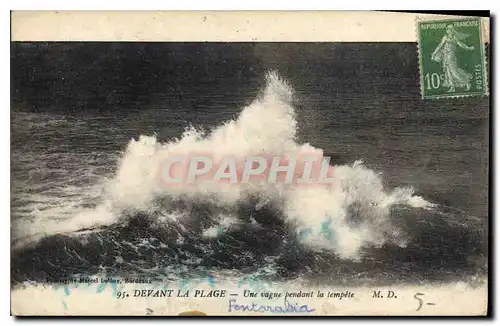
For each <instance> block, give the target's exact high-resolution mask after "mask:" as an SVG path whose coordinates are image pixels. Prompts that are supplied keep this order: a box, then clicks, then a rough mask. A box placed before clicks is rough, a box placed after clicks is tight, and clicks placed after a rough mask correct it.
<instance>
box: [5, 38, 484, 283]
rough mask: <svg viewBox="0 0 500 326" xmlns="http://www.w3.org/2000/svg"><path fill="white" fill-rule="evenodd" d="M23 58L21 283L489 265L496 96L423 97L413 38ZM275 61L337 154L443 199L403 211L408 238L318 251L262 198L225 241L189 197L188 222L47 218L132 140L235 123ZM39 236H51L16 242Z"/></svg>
mask: <svg viewBox="0 0 500 326" xmlns="http://www.w3.org/2000/svg"><path fill="white" fill-rule="evenodd" d="M12 53H13V54H12V67H13V69H12V79H13V92H12V96H13V103H12V113H11V152H12V154H11V157H12V162H11V166H12V168H11V179H12V186H11V188H12V193H11V204H12V217H11V218H12V243H13V246H14V247H15V249H13V251H12V260H11V264H12V265H11V266H12V267H11V270H12V273H11V274H12V282H13V283H14V284H18V283H20V282H23V281H27V280H34V281H47V280H56V279H59V278H62V277H67V276H70V275H75V274H77V275H95V274H107V275H121V276H125V275H148V276H150V277H158V278H159V279H162V278H175V277H177V276H178V275H181V274H182V275H184V274H189V273H194V274H196V273H201V272H203V271H206V270H209V271H213V272H223V271H232V272H233V273H237V274H238V275H239V274H241V275H246V274H252V273H261V274H262V275H264V276H265V277H269V278H277V279H289V278H297V277H302V278H305V279H309V280H321V282H330V281H332V280H337V281H338V280H339V279H340V280H343V281H345V282H350V281H353V282H359V281H363V282H375V283H385V282H394V281H401V282H428V281H450V280H457V279H467V278H468V277H470V276H475V275H482V274H484V273H486V272H487V247H488V243H487V230H488V229H487V228H488V164H489V161H488V159H489V158H488V146H489V144H488V134H489V129H488V128H489V98H488V97H484V98H477V97H476V98H461V99H451V100H422V99H421V98H420V94H419V84H418V65H417V62H418V61H417V57H416V53H417V52H416V44H411V43H403V44H323V43H321V44H296V43H291V44H279V43H276V44H274V43H270V44H246V43H244V44H240V45H238V44H218V45H207V44H166V45H165V44H163V45H162V44H149V45H147V44H142V45H140V44H123V43H117V44H106V43H104V44H80V43H78V44H76V43H72V44H71V43H70V44H64V43H54V44H48V45H47V44H42V43H38V44H32V43H31V44H20V43H19V44H15V45H13V51H12ZM268 69H277V71H278V72H279V73H280V75H281V76H282V77H283V78H285V79H286V80H288V81H289V82H290V84H291V85H292V86H293V88H294V89H295V91H296V97H297V103H296V104H295V107H296V112H297V121H298V135H299V137H298V138H299V142H309V143H310V144H311V145H313V146H314V147H317V148H322V149H323V150H324V152H325V155H328V156H331V157H332V159H333V163H335V164H351V163H352V162H354V161H355V160H358V159H362V160H363V161H364V162H365V164H366V166H368V167H369V168H371V169H373V170H375V171H378V172H381V173H382V176H383V177H382V178H383V180H384V185H385V186H386V187H388V188H393V187H398V186H411V187H413V188H414V189H415V192H416V194H417V195H419V196H422V197H423V198H424V199H426V200H428V201H430V202H432V203H435V204H437V205H439V212H427V211H425V212H424V211H421V210H408V209H394V210H393V212H392V213H391V214H392V219H393V220H394V223H396V224H397V225H398V226H400V227H401V228H402V229H403V230H404V231H405V232H406V233H408V235H409V244H408V246H407V247H405V248H401V247H398V246H394V245H389V244H387V245H384V246H382V247H381V248H373V247H367V248H365V249H364V251H363V257H362V259H361V260H360V261H350V260H343V259H339V258H338V257H337V256H336V255H335V254H334V253H332V252H329V251H327V250H323V251H320V252H313V251H311V250H310V249H308V248H307V247H304V246H302V245H300V243H299V242H298V241H297V239H296V238H295V237H296V236H295V235H294V234H293V232H290V226H289V225H287V223H285V222H283V220H282V219H281V218H280V214H281V213H280V212H277V211H275V210H273V209H272V207H265V208H264V209H262V210H259V211H258V212H255V211H253V210H254V208H253V207H254V205H255V203H252V202H248V203H243V204H242V205H241V207H237V208H236V209H237V210H238V212H239V213H238V214H239V216H241V218H242V220H245V216H247V215H248V214H249V212H250V211H252V213H253V216H254V218H255V220H256V222H257V224H259V227H254V226H253V224H252V223H250V222H248V221H247V222H248V224H247V225H246V226H245V227H244V228H241V229H238V230H234V231H230V232H226V233H224V234H223V235H220V236H219V237H217V238H216V239H212V238H211V239H205V238H202V237H201V236H200V235H201V233H202V230H203V229H204V228H206V227H207V226H210V225H211V224H210V223H212V222H211V214H213V208H211V207H205V206H203V205H198V204H193V203H191V204H186V203H180V204H179V205H180V207H182V205H185V207H186V208H185V209H186V210H189V216H190V218H188V219H187V220H186V221H185V222H184V224H183V225H179V224H176V223H173V222H172V223H170V222H169V223H165V224H161V223H158V222H157V220H155V218H154V216H153V215H152V216H147V215H144V214H132V215H130V216H125V215H127V213H124V218H123V219H121V220H120V222H117V223H114V224H112V225H109V226H102V227H99V226H96V227H94V228H93V230H91V231H88V230H87V232H80V235H78V234H76V233H74V232H73V231H71V232H70V233H72V234H69V233H64V234H58V235H54V234H53V233H51V232H50V226H51V225H52V224H50V223H54V221H55V222H56V223H57V222H58V221H64V220H65V219H70V218H72V217H73V216H74V215H75V214H78V212H79V211H80V210H82V209H86V208H88V209H92V208H93V207H95V206H96V205H97V203H98V202H99V200H100V199H101V198H102V196H103V191H104V190H103V189H102V187H101V184H102V182H103V180H109V179H112V178H113V177H114V175H115V173H116V170H117V164H118V160H119V159H120V157H121V156H122V155H123V151H124V150H125V148H126V146H127V144H128V142H129V141H130V139H132V138H134V137H135V138H138V137H139V136H140V135H153V134H156V135H157V138H158V140H159V141H161V142H166V141H169V140H172V139H173V138H175V137H180V136H181V134H182V132H183V131H184V129H185V128H186V127H188V126H189V125H193V126H196V127H202V128H204V129H207V130H210V129H211V128H214V127H216V126H218V125H220V124H221V123H222V122H225V121H228V120H230V119H233V118H234V117H235V116H237V115H238V114H239V113H240V112H241V110H242V108H243V107H245V106H246V105H248V104H250V103H251V101H252V100H253V99H254V98H255V97H256V96H257V94H258V92H259V90H261V89H262V88H263V87H264V74H265V72H266V71H267V70H268ZM49 221H50V223H49ZM44 227H45V228H44ZM34 233H41V234H42V235H43V236H42V238H41V240H37V241H36V242H34V243H31V244H29V245H25V244H23V245H19V246H17V244H18V243H19V242H20V240H22V239H26V238H27V237H28V236H29V235H32V234H34ZM83 233H85V234H83ZM179 235H182V239H183V240H182V241H181V242H179ZM269 270H270V272H262V271H269Z"/></svg>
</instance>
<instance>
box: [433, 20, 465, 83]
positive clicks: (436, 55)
mask: <svg viewBox="0 0 500 326" xmlns="http://www.w3.org/2000/svg"><path fill="white" fill-rule="evenodd" d="M467 36H468V34H464V33H460V32H458V31H456V30H455V28H454V27H453V25H448V26H447V28H446V34H445V35H444V36H443V38H442V39H441V42H440V43H439V45H438V46H437V48H436V49H435V50H434V52H433V53H432V56H431V58H432V60H433V61H435V62H442V65H443V72H444V84H443V85H444V86H445V87H449V88H450V89H449V90H448V92H454V91H455V87H465V89H466V90H467V91H468V90H470V88H471V82H470V81H471V79H472V74H470V73H468V72H466V71H464V70H463V69H460V68H459V67H458V64H457V55H456V51H457V45H458V46H459V47H461V48H462V49H465V50H469V51H472V50H474V46H468V45H466V44H464V43H462V40H464V39H465V38H467Z"/></svg>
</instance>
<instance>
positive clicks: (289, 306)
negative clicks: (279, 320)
mask: <svg viewBox="0 0 500 326" xmlns="http://www.w3.org/2000/svg"><path fill="white" fill-rule="evenodd" d="M315 310H316V309H314V308H309V307H308V306H307V304H303V305H299V304H298V303H296V304H293V303H290V302H288V301H287V300H286V299H285V301H284V304H283V306H271V305H268V304H265V305H261V304H257V303H254V302H252V303H251V304H237V303H236V299H229V306H228V310H227V311H228V312H238V311H242V312H262V313H265V312H270V313H273V314H286V313H311V312H314V311H315Z"/></svg>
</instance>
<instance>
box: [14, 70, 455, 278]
mask: <svg viewBox="0 0 500 326" xmlns="http://www.w3.org/2000/svg"><path fill="white" fill-rule="evenodd" d="M294 100H295V99H294V93H293V90H292V88H291V86H290V85H289V84H288V83H287V82H286V81H284V80H282V79H281V78H280V77H279V76H278V74H277V73H275V72H270V73H268V74H267V76H266V86H265V89H263V91H262V92H261V94H260V95H259V96H258V97H257V98H256V99H255V100H254V101H253V102H252V103H251V104H250V105H248V106H247V107H245V108H243V110H242V111H241V113H240V114H239V116H238V117H237V118H235V119H234V120H230V121H227V122H225V123H221V125H219V126H217V127H215V128H214V129H213V130H210V131H203V130H199V129H196V128H195V127H193V126H191V127H190V128H188V129H187V130H186V131H185V132H184V133H183V134H182V135H181V136H180V137H179V138H177V139H174V140H172V141H169V142H166V143H161V142H160V141H159V140H158V139H157V138H156V137H155V136H146V135H141V136H140V137H139V138H138V139H132V140H131V141H130V142H129V144H128V146H127V148H126V151H125V153H124V154H123V156H122V157H121V159H120V160H119V164H118V168H117V171H116V174H115V176H114V177H113V178H112V179H111V180H108V181H107V182H106V184H105V192H104V194H103V200H102V202H101V204H99V205H98V206H97V207H96V208H92V209H87V210H84V211H81V212H79V213H78V214H75V216H74V217H72V218H70V219H66V220H50V221H48V220H45V221H44V222H43V223H40V225H38V226H37V227H32V228H31V229H33V230H37V231H36V232H37V233H36V234H26V235H25V236H24V237H22V238H20V239H17V240H16V242H15V243H14V245H15V247H16V248H17V250H24V254H23V255H20V256H18V257H14V258H13V266H14V267H13V268H14V270H16V271H17V272H14V274H16V273H17V274H16V275H18V276H17V279H23V278H37V277H38V278H42V277H45V278H47V277H49V276H50V277H55V276H57V275H58V273H59V274H64V275H67V274H72V273H73V274H78V273H80V274H82V273H99V272H103V271H104V272H106V273H115V274H116V273H125V272H127V271H137V270H140V271H142V272H150V273H152V274H155V275H157V274H158V273H160V270H161V271H162V272H164V273H165V275H167V274H168V273H171V272H172V271H179V270H183V271H186V270H189V269H190V268H191V269H195V268H199V267H200V266H207V267H213V266H216V267H219V268H220V269H221V270H223V269H237V270H241V271H243V270H245V268H251V267H252V266H261V267H262V266H264V265H265V264H267V265H265V266H276V265H280V266H281V268H282V269H283V266H285V267H284V269H285V270H287V269H290V268H291V265H293V264H300V260H301V258H300V257H302V256H301V255H304V254H305V253H313V257H316V258H317V257H319V258H317V259H319V260H321V261H323V260H325V259H326V260H329V259H330V260H332V261H333V260H334V259H341V260H350V261H353V262H356V261H360V260H361V259H363V257H364V255H365V256H366V255H367V251H366V250H364V249H366V248H381V247H382V246H385V245H390V246H393V247H396V248H403V247H405V246H406V245H407V244H408V241H410V240H411V239H410V238H409V237H408V235H407V234H406V230H405V229H404V228H402V227H401V225H402V224H404V223H400V222H397V221H396V220H397V219H395V216H399V219H401V216H402V215H403V216H404V214H401V213H398V211H399V212H401V211H405V210H410V211H412V210H413V211H415V210H417V211H418V210H425V211H429V212H432V211H433V210H434V208H435V207H436V206H435V205H434V204H432V203H430V202H428V201H426V200H425V199H424V198H422V197H420V196H417V195H415V194H414V191H413V189H411V188H409V187H404V186H402V187H398V188H395V189H385V188H384V185H383V180H382V175H381V174H380V173H378V172H376V171H374V170H372V169H370V168H368V167H367V166H365V165H364V164H363V162H361V161H356V162H353V163H352V164H349V165H335V164H334V163H335V162H330V164H331V167H330V168H331V169H332V171H333V174H334V178H335V182H334V183H332V184H329V185H321V186H315V187H301V186H298V185H293V184H292V185H287V184H269V183H247V184H227V185H224V186H221V185H216V184H209V183H206V184H203V185H201V184H200V185H198V186H195V187H192V186H191V187H168V186H166V185H165V184H164V183H163V182H162V179H161V178H160V175H161V167H162V162H163V161H164V160H165V159H166V158H167V157H169V156H170V155H174V154H175V155H179V154H181V155H186V156H189V155H190V154H191V153H200V152H204V153H209V154H210V155H211V156H212V157H215V158H222V157H227V156H233V157H236V158H245V157H247V156H251V155H252V154H254V153H265V154H266V155H272V156H292V155H295V156H300V155H302V154H310V153H313V154H315V155H318V156H323V151H322V150H321V149H320V148H315V147H314V146H312V145H310V144H308V143H300V142H299V141H298V139H297V127H298V124H297V120H296V113H295V111H294V106H293V103H294ZM413 214H416V213H413ZM410 215H411V214H410ZM403 218H404V217H403ZM28 244H31V245H28ZM63 247H64V249H62V248H63ZM42 249H43V251H44V252H45V253H43V254H41V252H42ZM51 250H52V251H51ZM450 250H451V249H450ZM35 252H36V253H37V255H38V256H37V257H38V258H27V257H30V255H32V256H36V255H35V254H34V253H35ZM314 253H316V254H317V256H315V254H314ZM51 255H55V256H57V255H64V256H65V257H71V259H70V260H69V262H63V261H62V260H61V259H57V261H58V264H59V267H58V271H57V272H56V271H55V268H54V269H53V270H52V271H49V270H51V268H50V266H49V265H47V264H49V263H47V262H46V260H48V261H49V262H50V261H51V259H52V258H51V257H53V256H51ZM21 256H22V257H21ZM44 257H45V258H44ZM35 260H36V261H35ZM292 261H294V262H295V263H292ZM303 263H304V264H306V261H304V262H303ZM316 263H317V262H316ZM28 264H35V265H37V264H38V266H39V268H41V270H42V271H41V272H39V273H38V274H36V275H35V274H33V272H30V273H31V274H30V273H28V272H26V271H25V270H24V269H25V268H27V267H26V266H28ZM259 264H260V265H259ZM278 267H279V266H278ZM295 267H297V266H295ZM308 268H310V266H309V267H305V269H306V270H307V269H308ZM278 269H279V268H278ZM291 269H293V268H291ZM28 274H29V275H28ZM285 274H286V272H285ZM34 275H35V276H34ZM15 278H16V277H15Z"/></svg>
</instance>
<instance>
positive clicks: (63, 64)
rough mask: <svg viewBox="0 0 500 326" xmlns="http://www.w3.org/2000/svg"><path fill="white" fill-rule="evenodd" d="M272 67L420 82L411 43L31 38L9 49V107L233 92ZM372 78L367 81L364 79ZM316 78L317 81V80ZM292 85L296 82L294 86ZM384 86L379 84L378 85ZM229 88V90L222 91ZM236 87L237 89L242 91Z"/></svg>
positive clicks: (303, 76) (111, 104)
mask: <svg viewBox="0 0 500 326" xmlns="http://www.w3.org/2000/svg"><path fill="white" fill-rule="evenodd" d="M268 69H278V71H279V73H280V74H281V75H283V77H285V78H287V79H291V80H292V81H293V82H294V83H293V84H301V83H307V82H316V81H317V82H318V83H320V82H321V80H322V77H324V76H328V77H330V78H328V83H332V78H331V76H332V75H334V76H336V78H335V80H336V81H335V83H336V84H335V85H332V84H328V85H325V86H324V87H329V88H331V87H335V88H336V89H339V91H342V90H345V89H349V88H352V87H357V88H362V89H366V90H367V91H369V90H370V89H371V88H373V87H379V86H377V84H380V83H379V82H378V81H377V78H379V79H380V81H381V82H382V84H383V81H384V77H385V76H392V77H395V76H396V77H397V76H401V77H403V78H406V79H408V84H411V85H413V86H415V85H417V84H415V83H418V80H416V78H418V65H417V46H416V44H415V43H371V44H370V43H180V42H172V43H126V42H52V43H46V42H37V43H18V42H14V43H12V46H11V81H12V83H11V84H12V87H11V92H12V93H11V94H12V102H13V105H12V107H13V109H14V110H18V109H22V110H35V111H38V110H57V109H60V108H63V107H68V106H72V107H77V108H79V109H85V110H113V109H118V108H120V107H123V104H124V103H133V102H139V101H140V102H144V101H146V103H147V101H148V95H149V94H152V93H161V92H164V93H176V94H179V96H182V89H184V88H186V87H189V88H191V89H193V88H195V89H196V88H199V91H200V92H205V91H209V90H213V89H214V88H216V87H217V86H218V85H220V86H221V87H224V88H225V91H226V92H228V91H232V89H231V88H234V93H238V92H239V91H238V90H240V89H241V88H242V87H243V88H247V87H245V86H247V85H248V83H250V82H252V81H254V80H257V79H260V80H263V76H264V74H265V71H266V70H268ZM366 77H370V78H368V79H369V80H368V79H367V78H366ZM324 79H325V80H326V78H324ZM315 80H316V81H315ZM294 86H295V85H294ZM382 86H383V85H382ZM228 88H229V89H228ZM240 92H241V91H240Z"/></svg>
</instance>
